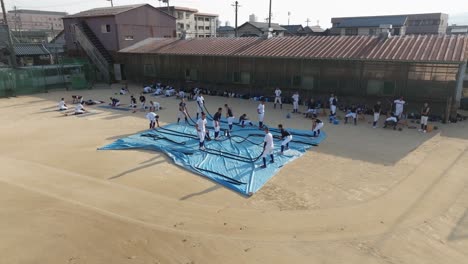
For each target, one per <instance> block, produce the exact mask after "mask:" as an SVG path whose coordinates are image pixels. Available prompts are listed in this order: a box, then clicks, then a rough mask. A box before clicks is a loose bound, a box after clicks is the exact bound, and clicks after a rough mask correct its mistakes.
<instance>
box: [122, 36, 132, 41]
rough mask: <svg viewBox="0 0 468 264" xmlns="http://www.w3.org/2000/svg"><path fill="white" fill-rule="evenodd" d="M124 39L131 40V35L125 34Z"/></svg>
mask: <svg viewBox="0 0 468 264" xmlns="http://www.w3.org/2000/svg"><path fill="white" fill-rule="evenodd" d="M124 39H125V40H133V36H130V35H128V36H125V37H124Z"/></svg>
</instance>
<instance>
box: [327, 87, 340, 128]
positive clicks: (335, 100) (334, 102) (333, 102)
mask: <svg viewBox="0 0 468 264" xmlns="http://www.w3.org/2000/svg"><path fill="white" fill-rule="evenodd" d="M328 101H329V103H330V123H331V122H332V120H333V119H335V116H336V105H337V104H338V97H336V96H335V95H334V94H331V96H330V98H329V99H328Z"/></svg>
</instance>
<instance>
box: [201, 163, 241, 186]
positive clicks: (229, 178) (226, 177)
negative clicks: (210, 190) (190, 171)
mask: <svg viewBox="0 0 468 264" xmlns="http://www.w3.org/2000/svg"><path fill="white" fill-rule="evenodd" d="M195 169H197V170H201V171H205V172H209V173H213V174H215V175H218V176H221V177H223V178H225V179H227V180H228V182H229V183H232V184H236V185H245V184H246V183H245V182H241V181H238V180H236V179H234V178H231V177H228V176H226V175H224V174H221V173H218V172H215V171H212V170H207V169H202V168H200V167H195Z"/></svg>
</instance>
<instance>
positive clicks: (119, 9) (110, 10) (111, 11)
mask: <svg viewBox="0 0 468 264" xmlns="http://www.w3.org/2000/svg"><path fill="white" fill-rule="evenodd" d="M145 5H148V4H138V5H122V6H114V7H100V8H93V9H90V10H86V11H83V12H80V13H77V14H74V15H69V16H66V17H65V18H74V17H96V16H115V15H118V14H120V13H124V12H127V11H130V10H132V9H135V8H138V7H142V6H145ZM149 6H151V5H149Z"/></svg>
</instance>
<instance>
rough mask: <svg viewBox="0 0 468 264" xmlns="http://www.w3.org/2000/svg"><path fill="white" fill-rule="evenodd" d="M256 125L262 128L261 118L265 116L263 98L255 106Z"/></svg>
mask: <svg viewBox="0 0 468 264" xmlns="http://www.w3.org/2000/svg"><path fill="white" fill-rule="evenodd" d="M257 114H258V127H259V128H260V129H262V128H263V119H264V118H265V100H262V101H261V102H260V104H258V106H257Z"/></svg>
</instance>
